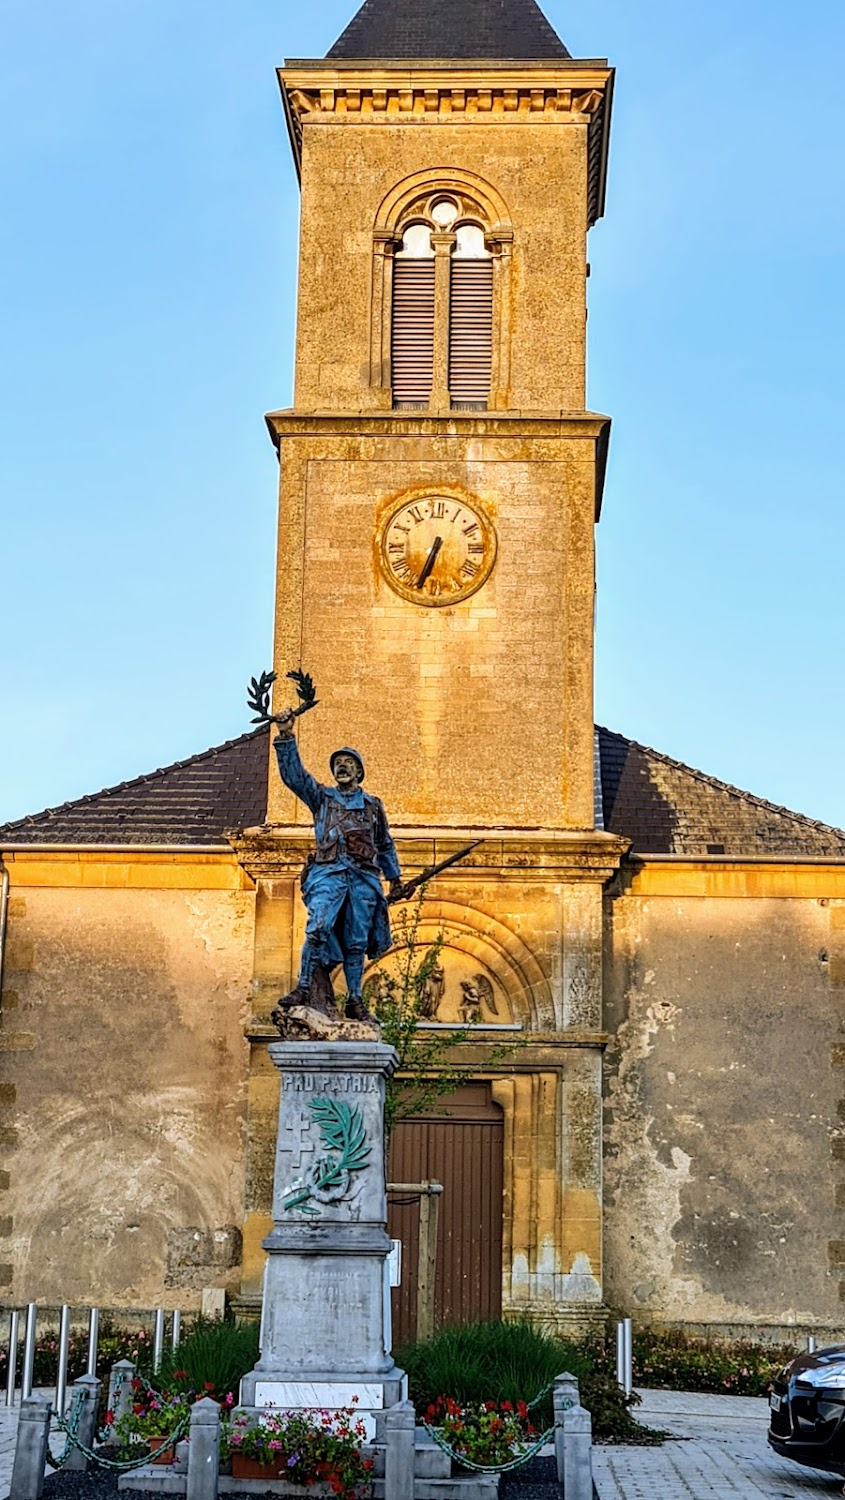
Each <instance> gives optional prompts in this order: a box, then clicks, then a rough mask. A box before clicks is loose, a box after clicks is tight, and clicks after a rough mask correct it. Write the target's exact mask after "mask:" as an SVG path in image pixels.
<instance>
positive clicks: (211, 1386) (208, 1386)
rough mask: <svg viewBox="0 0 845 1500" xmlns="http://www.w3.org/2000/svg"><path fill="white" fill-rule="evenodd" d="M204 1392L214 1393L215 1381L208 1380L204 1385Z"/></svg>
mask: <svg viewBox="0 0 845 1500" xmlns="http://www.w3.org/2000/svg"><path fill="white" fill-rule="evenodd" d="M203 1390H204V1391H213V1390H214V1381H213V1380H206V1382H205V1384H204V1385H203Z"/></svg>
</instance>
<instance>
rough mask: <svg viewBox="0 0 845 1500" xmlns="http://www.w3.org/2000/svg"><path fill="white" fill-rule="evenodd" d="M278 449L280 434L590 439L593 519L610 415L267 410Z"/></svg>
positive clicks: (599, 500) (599, 498)
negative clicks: (592, 445) (593, 468)
mask: <svg viewBox="0 0 845 1500" xmlns="http://www.w3.org/2000/svg"><path fill="white" fill-rule="evenodd" d="M264 420H265V421H266V423H267V427H268V430H269V433H270V437H271V439H272V441H273V446H274V447H275V449H276V452H277V453H279V452H280V448H281V443H282V440H283V439H284V438H298V437H305V438H313V437H316V436H320V437H337V438H346V437H358V438H375V437H393V438H396V437H398V438H403V437H407V438H418V437H431V438H440V439H445V438H457V439H463V440H467V439H470V438H472V439H477V438H496V439H499V440H501V439H503V438H505V439H506V438H512V439H513V440H514V442H524V441H525V439H526V438H529V439H530V438H538V439H543V438H546V439H552V440H554V439H563V440H566V439H569V440H571V439H573V438H592V439H593V440H594V441H595V444H596V520H597V521H598V520H599V518H600V516H601V507H602V498H603V494H604V480H605V473H606V470H607V454H608V447H609V443H610V426H611V422H610V417H605V416H602V415H601V413H599V412H592V411H587V412H563V411H561V412H522V411H508V412H501V411H497V412H494V411H485V412H471V413H470V412H457V411H448V412H443V413H442V414H439V413H435V412H424V411H414V412H409V411H395V412H325V411H319V412H303V411H293V410H291V411H271V412H268V414H267V416H266V417H265V419H264Z"/></svg>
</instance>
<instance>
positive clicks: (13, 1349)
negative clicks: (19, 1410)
mask: <svg viewBox="0 0 845 1500" xmlns="http://www.w3.org/2000/svg"><path fill="white" fill-rule="evenodd" d="M19 1317H20V1314H19V1313H18V1311H17V1309H15V1310H14V1311H13V1312H11V1313H10V1314H9V1364H8V1367H7V1369H6V1405H7V1406H14V1404H15V1377H16V1375H17V1370H18V1319H19Z"/></svg>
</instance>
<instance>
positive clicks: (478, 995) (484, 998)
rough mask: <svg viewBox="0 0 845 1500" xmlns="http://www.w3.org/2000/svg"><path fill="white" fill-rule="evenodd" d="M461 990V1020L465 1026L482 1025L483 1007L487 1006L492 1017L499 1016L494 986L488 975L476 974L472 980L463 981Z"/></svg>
mask: <svg viewBox="0 0 845 1500" xmlns="http://www.w3.org/2000/svg"><path fill="white" fill-rule="evenodd" d="M461 990H462V998H461V1006H460V1009H461V1020H462V1021H463V1023H464V1025H465V1026H478V1025H479V1024H480V1023H481V1020H482V1015H481V1007H482V1005H486V1007H487V1009H488V1011H489V1012H490V1014H491V1015H494V1016H497V1015H498V1014H499V1007H498V1005H497V1004H496V996H495V994H494V993H493V986H492V984H491V983H490V980H489V979H488V978H487V975H486V974H474V975H473V977H472V979H462V980H461Z"/></svg>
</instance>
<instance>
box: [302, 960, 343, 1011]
mask: <svg viewBox="0 0 845 1500" xmlns="http://www.w3.org/2000/svg"><path fill="white" fill-rule="evenodd" d="M305 1004H306V1005H310V1007H311V1009H312V1010H318V1011H319V1012H320V1014H321V1015H323V1016H327V1017H328V1018H329V1020H330V1021H339V1020H340V1017H339V1015H338V1013H337V1005H336V1003H335V998H334V985H333V984H332V976H331V974H330V973H329V970H328V969H325V968H324V967H323V965H322V964H315V966H314V972H313V974H312V975H311V988H310V990H309V992H308V999H307V1000H306V1001H305Z"/></svg>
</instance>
